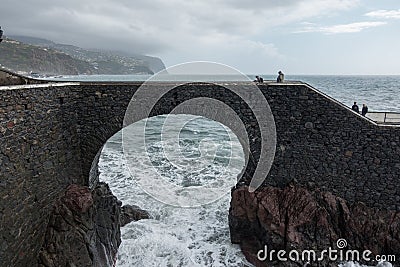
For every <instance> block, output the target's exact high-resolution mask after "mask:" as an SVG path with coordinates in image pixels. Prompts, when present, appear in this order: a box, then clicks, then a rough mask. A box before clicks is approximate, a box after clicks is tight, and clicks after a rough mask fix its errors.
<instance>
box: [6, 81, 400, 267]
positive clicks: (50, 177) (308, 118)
mask: <svg viewBox="0 0 400 267" xmlns="http://www.w3.org/2000/svg"><path fill="white" fill-rule="evenodd" d="M23 83H24V85H13V86H2V87H0V167H1V172H0V199H1V202H0V265H1V266H30V264H31V263H32V261H33V260H34V259H36V257H37V255H38V252H39V249H40V247H41V244H42V243H43V238H44V233H45V230H46V226H47V224H48V222H49V216H50V213H51V209H52V206H53V204H54V202H55V201H56V199H57V198H59V197H60V195H61V194H62V193H63V192H64V190H65V189H66V187H67V186H68V185H69V184H72V183H76V184H81V185H91V184H93V183H95V182H96V181H90V179H89V173H90V171H91V170H92V171H94V170H95V168H94V169H93V168H92V165H93V166H94V167H96V162H97V161H96V160H95V158H96V155H98V152H99V151H100V150H101V148H102V146H103V145H104V144H105V142H106V141H107V140H108V139H109V138H110V137H111V136H112V135H114V134H115V133H116V132H118V131H119V130H121V128H122V126H123V120H124V115H125V111H126V109H127V107H128V104H129V101H130V100H131V98H132V96H133V95H134V94H135V92H136V91H137V90H138V88H139V87H140V86H141V83H139V82H132V83H45V84H26V83H34V82H26V81H25V80H24V82H23ZM150 86H153V87H155V88H157V86H161V84H160V83H154V84H151V85H150ZM230 86H245V87H246V86H249V94H252V91H251V90H252V89H251V87H252V86H251V85H250V84H249V85H246V84H241V85H238V84H235V83H231V84H230ZM258 87H259V89H260V90H261V92H262V94H263V95H264V97H265V98H266V99H267V100H268V103H269V105H270V107H271V110H272V113H273V115H274V119H275V124H276V131H277V145H276V153H275V160H274V162H273V165H272V168H271V171H270V173H269V174H268V177H267V179H266V180H265V182H264V185H263V187H274V188H285V187H287V186H288V185H291V184H296V186H298V187H301V188H306V189H307V190H320V191H322V192H329V193H330V194H332V195H333V196H335V197H339V198H341V199H343V200H345V201H347V202H348V203H355V202H363V203H365V205H366V206H367V207H369V208H379V209H383V210H388V211H399V210H400V208H399V203H400V183H399V181H398V179H399V176H400V128H399V127H395V126H382V125H378V124H376V123H374V122H373V121H371V120H369V119H367V118H364V117H362V116H361V115H359V114H356V113H354V112H353V111H351V110H350V109H349V108H347V107H345V106H344V105H342V104H341V103H339V102H337V101H335V100H334V99H332V98H330V97H328V96H326V95H324V94H322V93H321V92H319V91H317V90H316V89H314V88H312V87H311V86H309V85H307V84H303V83H284V84H276V83H265V84H262V85H258ZM198 97H206V98H211V99H216V100H219V101H222V102H223V103H225V104H226V105H228V106H229V107H231V108H232V110H233V111H235V113H236V114H237V115H238V116H239V118H240V119H241V120H242V121H243V123H244V125H245V128H246V129H245V130H246V132H247V135H248V136H249V142H250V155H249V156H250V157H249V158H250V160H249V161H248V164H247V167H246V168H245V170H244V171H243V173H242V175H243V176H242V178H241V179H240V180H241V182H242V183H241V184H242V185H241V186H246V184H248V182H249V177H250V178H251V175H252V173H254V166H255V164H257V161H258V158H259V156H260V153H261V151H260V150H261V147H260V135H261V133H260V127H259V125H258V123H257V121H256V120H255V117H254V113H253V112H252V110H251V109H249V106H248V105H249V103H246V102H245V101H243V99H241V98H240V97H238V96H237V95H235V94H233V93H232V92H231V91H229V90H227V89H226V88H225V87H224V85H223V84H203V83H199V84H187V85H182V86H178V87H176V89H175V90H173V91H171V92H170V93H169V94H167V95H165V96H163V97H162V98H161V99H160V101H159V104H158V105H156V106H155V107H154V108H153V110H152V113H151V116H156V115H160V114H168V113H170V112H171V110H173V108H174V107H176V106H177V105H179V104H180V103H182V102H184V101H187V100H190V99H193V98H198ZM254 101H256V100H254ZM203 115H204V114H203ZM211 119H216V117H212V118H211ZM227 126H228V127H230V128H231V129H232V130H233V131H234V132H235V133H236V134H242V133H239V132H237V130H236V129H235V127H234V126H232V125H227ZM263 187H262V188H263ZM262 188H261V189H262ZM233 208H234V207H233ZM233 215H234V216H233V217H235V216H236V215H237V214H236V215H235V214H233ZM236 217H237V216H236ZM231 221H232V220H231ZM235 222H236V221H235V220H233V225H231V231H233V233H234V231H235V227H239V226H240V225H239V226H238V224H235ZM239 228H240V227H239ZM239 228H237V229H239ZM241 238H242V237H237V236H236V239H235V238H233V241H234V242H237V243H241V242H242V240H240V239H241Z"/></svg>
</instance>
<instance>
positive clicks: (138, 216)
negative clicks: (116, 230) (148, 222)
mask: <svg viewBox="0 0 400 267" xmlns="http://www.w3.org/2000/svg"><path fill="white" fill-rule="evenodd" d="M149 218H150V214H149V213H148V212H147V211H145V210H142V209H141V208H139V207H138V206H135V205H125V206H123V207H122V208H121V217H120V225H121V226H125V225H126V224H128V223H130V222H132V221H138V220H142V219H149Z"/></svg>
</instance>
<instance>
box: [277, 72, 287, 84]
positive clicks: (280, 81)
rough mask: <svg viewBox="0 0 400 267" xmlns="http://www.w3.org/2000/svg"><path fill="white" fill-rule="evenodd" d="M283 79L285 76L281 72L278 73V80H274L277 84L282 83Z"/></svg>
mask: <svg viewBox="0 0 400 267" xmlns="http://www.w3.org/2000/svg"><path fill="white" fill-rule="evenodd" d="M284 79H285V74H283V72H282V71H279V72H278V78H276V82H277V83H283V80H284Z"/></svg>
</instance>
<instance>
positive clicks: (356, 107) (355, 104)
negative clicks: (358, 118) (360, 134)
mask: <svg viewBox="0 0 400 267" xmlns="http://www.w3.org/2000/svg"><path fill="white" fill-rule="evenodd" d="M351 109H352V110H354V111H355V112H357V113H360V109H359V108H358V106H357V102H354V105H353V106H352V107H351Z"/></svg>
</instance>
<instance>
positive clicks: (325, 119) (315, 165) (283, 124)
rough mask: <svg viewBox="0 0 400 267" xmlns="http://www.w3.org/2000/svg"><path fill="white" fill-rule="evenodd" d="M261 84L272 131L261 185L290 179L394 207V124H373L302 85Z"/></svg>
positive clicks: (398, 137)
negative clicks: (270, 159) (272, 150)
mask: <svg viewBox="0 0 400 267" xmlns="http://www.w3.org/2000/svg"><path fill="white" fill-rule="evenodd" d="M264 89H265V90H263V93H264V95H265V96H266V97H267V99H268V101H269V104H270V106H271V109H272V111H273V114H274V118H275V123H276V128H277V137H278V143H277V152H276V155H275V160H274V163H273V166H272V169H271V171H270V174H269V176H268V178H267V179H266V181H265V185H272V186H278V187H283V186H285V185H286V184H287V183H288V182H290V181H292V180H294V181H295V182H297V183H299V184H300V185H301V186H305V187H307V188H310V189H316V188H319V189H321V190H325V191H329V192H331V193H333V194H334V195H336V196H339V197H342V198H344V199H346V200H347V201H350V202H354V201H362V202H364V203H366V204H367V205H368V206H371V207H381V208H388V209H391V210H396V209H397V210H399V209H400V183H399V178H400V127H385V126H378V125H376V124H375V123H373V122H371V121H370V120H368V119H366V118H364V117H362V116H361V115H357V114H355V113H354V112H353V111H351V110H350V109H348V108H345V107H343V106H341V104H339V103H337V102H336V101H333V100H332V99H330V98H328V97H325V96H323V95H322V94H321V93H319V92H317V91H315V90H313V89H311V88H309V87H307V86H305V85H292V86H287V85H270V86H268V87H267V86H266V87H264Z"/></svg>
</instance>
